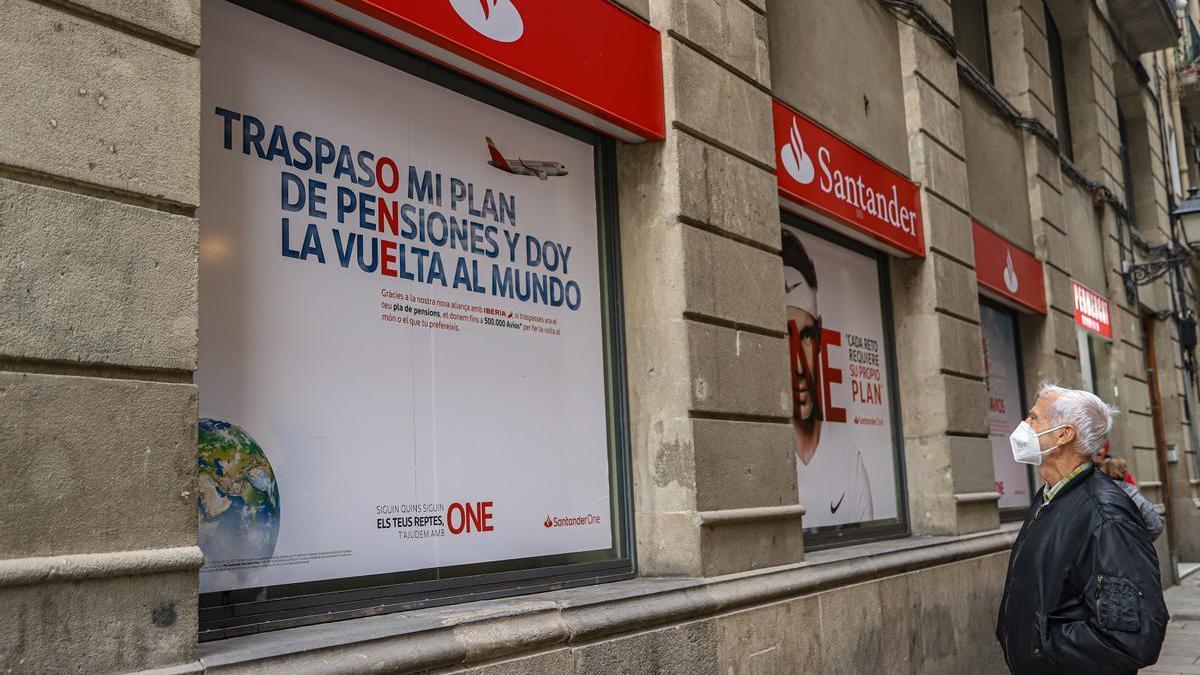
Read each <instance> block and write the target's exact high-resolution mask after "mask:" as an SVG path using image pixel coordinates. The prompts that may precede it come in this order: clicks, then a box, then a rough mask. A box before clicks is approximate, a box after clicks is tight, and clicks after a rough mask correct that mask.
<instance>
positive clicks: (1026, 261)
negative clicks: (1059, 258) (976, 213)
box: [971, 220, 1047, 314]
mask: <svg viewBox="0 0 1200 675" xmlns="http://www.w3.org/2000/svg"><path fill="white" fill-rule="evenodd" d="M971 228H972V230H973V233H972V234H973V237H974V240H975V278H976V279H977V280H978V281H979V290H980V291H982V292H983V293H984V294H985V295H988V296H990V297H993V298H995V299H996V300H999V301H1000V302H1003V303H1005V304H1008V305H1014V306H1016V308H1017V309H1022V310H1025V311H1029V312H1037V313H1038V314H1045V313H1046V310H1047V307H1046V279H1045V277H1044V276H1043V274H1042V261H1040V260H1038V259H1037V258H1035V257H1033V256H1032V255H1030V254H1029V253H1028V252H1027V251H1025V250H1023V249H1020V248H1018V247H1017V246H1015V245H1014V244H1013V243H1012V242H1010V241H1008V240H1007V239H1005V238H1004V237H1001V236H1000V235H998V234H996V233H995V232H992V231H991V230H989V229H987V228H986V227H984V226H983V225H981V224H980V223H979V222H978V221H975V220H972V221H971Z"/></svg>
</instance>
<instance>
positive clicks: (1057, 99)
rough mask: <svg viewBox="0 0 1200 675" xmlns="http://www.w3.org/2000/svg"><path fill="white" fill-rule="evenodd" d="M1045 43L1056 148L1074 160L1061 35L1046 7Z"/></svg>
mask: <svg viewBox="0 0 1200 675" xmlns="http://www.w3.org/2000/svg"><path fill="white" fill-rule="evenodd" d="M1045 9H1046V41H1047V43H1048V46H1049V48H1050V84H1051V86H1052V87H1053V89H1054V124H1055V127H1056V132H1057V135H1058V147H1059V150H1060V151H1061V152H1062V154H1064V155H1066V156H1067V158H1068V159H1074V157H1075V152H1074V147H1073V146H1074V144H1073V141H1072V140H1071V112H1070V107H1069V105H1068V102H1067V72H1066V68H1065V66H1064V65H1063V48H1062V35H1060V34H1059V32H1058V24H1056V23H1055V22H1054V17H1053V16H1051V15H1050V8H1049V7H1046V8H1045Z"/></svg>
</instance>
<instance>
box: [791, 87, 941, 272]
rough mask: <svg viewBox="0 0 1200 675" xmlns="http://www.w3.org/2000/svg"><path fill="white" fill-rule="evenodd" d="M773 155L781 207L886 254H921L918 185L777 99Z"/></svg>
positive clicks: (922, 237)
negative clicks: (813, 218) (881, 250)
mask: <svg viewBox="0 0 1200 675" xmlns="http://www.w3.org/2000/svg"><path fill="white" fill-rule="evenodd" d="M775 159H776V162H777V163H776V166H775V176H776V178H777V179H778V181H779V196H780V199H781V200H782V202H783V204H784V206H785V207H791V208H792V209H793V210H796V211H799V212H801V213H804V214H805V215H808V214H810V213H811V214H814V215H815V216H816V217H817V218H818V219H819V220H821V221H822V222H823V223H824V224H826V225H829V226H831V227H833V228H834V229H836V230H839V231H842V232H843V234H846V235H848V236H851V237H854V238H855V239H859V240H860V241H866V243H868V244H872V245H879V244H882V248H885V249H887V250H888V251H889V252H891V253H895V254H898V255H901V256H905V257H908V256H915V257H918V258H924V257H925V226H924V223H923V222H922V220H921V188H920V186H918V185H917V184H916V183H913V182H912V181H910V180H908V179H907V178H905V177H904V176H901V175H900V174H898V173H896V172H895V171H893V170H891V169H889V168H888V167H887V166H885V165H883V164H881V163H879V162H877V161H875V160H874V159H872V158H871V157H869V156H868V155H867V154H865V153H863V152H862V151H861V150H859V149H857V148H855V147H854V146H852V145H850V144H849V143H847V142H846V141H843V140H842V139H840V138H838V137H837V136H835V135H833V134H832V133H831V132H829V131H828V130H826V129H825V128H824V127H821V126H820V125H818V124H817V123H816V122H813V121H812V120H810V119H808V118H807V117H805V116H804V115H801V114H800V113H798V112H796V111H795V110H792V109H791V108H789V107H787V106H785V105H784V104H782V103H780V102H779V101H775Z"/></svg>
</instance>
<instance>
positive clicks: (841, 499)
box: [829, 492, 846, 513]
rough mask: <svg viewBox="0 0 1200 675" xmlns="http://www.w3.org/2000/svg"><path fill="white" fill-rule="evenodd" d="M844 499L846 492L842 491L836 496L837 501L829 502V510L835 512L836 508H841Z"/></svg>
mask: <svg viewBox="0 0 1200 675" xmlns="http://www.w3.org/2000/svg"><path fill="white" fill-rule="evenodd" d="M845 499H846V493H845V492H843V493H842V496H841V497H838V500H837V503H836V504H834V503H833V502H829V512H830V513H837V510H838V509H840V508H842V502H843V501H844V500H845Z"/></svg>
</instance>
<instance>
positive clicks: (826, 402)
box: [783, 225, 904, 532]
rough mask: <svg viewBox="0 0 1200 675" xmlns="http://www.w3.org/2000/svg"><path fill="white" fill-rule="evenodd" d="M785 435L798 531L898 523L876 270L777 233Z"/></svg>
mask: <svg viewBox="0 0 1200 675" xmlns="http://www.w3.org/2000/svg"><path fill="white" fill-rule="evenodd" d="M783 241H784V245H783V261H784V284H785V292H786V302H787V318H788V326H787V328H788V341H789V348H790V349H789V353H790V356H791V359H790V374H791V379H792V392H793V397H792V405H793V411H792V430H793V432H794V434H795V444H796V472H797V479H798V485H799V493H800V503H801V504H803V505H804V506H805V509H806V514H805V516H804V524H805V529H806V530H807V531H818V532H819V531H826V530H830V529H843V528H846V527H865V526H881V525H889V524H892V525H894V524H896V523H900V522H902V514H903V506H902V501H903V497H904V496H903V494H902V491H901V489H900V480H899V476H900V471H899V460H898V458H897V453H896V449H897V447H898V434H897V427H896V423H897V420H896V419H895V418H894V416H893V411H894V408H893V397H894V395H895V394H894V392H893V391H892V377H893V375H892V370H891V367H890V366H891V362H890V358H891V357H890V355H889V344H890V342H889V341H890V332H889V330H888V328H887V326H886V323H887V318H886V316H885V307H884V304H883V303H884V300H883V298H882V297H881V292H880V290H881V286H880V284H881V278H880V263H879V258H878V257H877V256H876V255H870V254H865V253H861V252H858V251H856V250H851V249H850V248H847V247H843V246H839V245H838V244H836V243H834V242H831V241H829V240H827V239H825V238H822V237H818V236H815V235H813V234H810V233H809V232H806V231H804V230H801V229H799V228H796V227H792V226H786V225H785V226H784V234H783Z"/></svg>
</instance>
